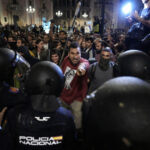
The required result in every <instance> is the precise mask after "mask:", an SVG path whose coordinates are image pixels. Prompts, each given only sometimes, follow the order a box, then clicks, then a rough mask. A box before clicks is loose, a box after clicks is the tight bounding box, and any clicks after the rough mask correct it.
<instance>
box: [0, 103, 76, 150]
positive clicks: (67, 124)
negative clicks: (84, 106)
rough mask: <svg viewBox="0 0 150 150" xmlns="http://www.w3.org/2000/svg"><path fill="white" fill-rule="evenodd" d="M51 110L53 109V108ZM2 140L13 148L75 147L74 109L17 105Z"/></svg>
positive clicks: (67, 149)
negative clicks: (47, 109)
mask: <svg viewBox="0 0 150 150" xmlns="http://www.w3.org/2000/svg"><path fill="white" fill-rule="evenodd" d="M50 109H51V108H50ZM7 120H8V123H7V127H6V129H5V131H4V132H6V134H7V137H5V138H4V140H5V141H4V140H2V141H0V145H1V142H2V143H4V142H5V145H4V149H11V150H30V149H34V150H35V149H36V150H41V149H44V150H49V149H51V150H72V149H74V148H75V126H74V122H73V118H72V115H71V112H70V111H68V110H66V109H65V108H63V107H58V108H57V109H56V110H55V111H54V112H47V113H45V112H39V111H35V110H33V109H32V107H31V106H29V105H28V106H27V105H24V106H17V107H16V108H15V109H12V110H11V111H9V113H8V119H7Z"/></svg>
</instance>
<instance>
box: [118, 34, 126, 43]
mask: <svg viewBox="0 0 150 150" xmlns="http://www.w3.org/2000/svg"><path fill="white" fill-rule="evenodd" d="M119 41H120V42H124V41H125V35H124V34H121V35H120V38H119Z"/></svg>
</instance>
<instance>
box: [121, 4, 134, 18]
mask: <svg viewBox="0 0 150 150" xmlns="http://www.w3.org/2000/svg"><path fill="white" fill-rule="evenodd" d="M131 11H132V4H131V3H130V2H129V3H127V4H126V5H124V6H123V8H122V12H123V13H124V14H125V15H127V14H130V13H131Z"/></svg>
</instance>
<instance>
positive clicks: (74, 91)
mask: <svg viewBox="0 0 150 150" xmlns="http://www.w3.org/2000/svg"><path fill="white" fill-rule="evenodd" d="M88 67H89V62H88V60H86V59H83V58H82V57H81V51H80V46H79V43H77V42H72V43H71V46H70V50H69V53H68V56H67V57H66V58H65V59H64V61H63V63H62V66H61V68H62V71H63V73H64V75H65V78H66V81H65V86H64V89H63V91H62V93H61V96H60V99H61V100H62V104H63V106H64V107H66V108H68V109H70V110H71V111H72V113H73V116H74V121H75V125H76V129H78V131H79V130H80V129H81V118H82V117H81V116H82V114H81V106H82V101H83V99H84V98H85V96H86V94H87V90H88V85H87V68H88Z"/></svg>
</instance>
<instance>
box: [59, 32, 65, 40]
mask: <svg viewBox="0 0 150 150" xmlns="http://www.w3.org/2000/svg"><path fill="white" fill-rule="evenodd" d="M65 38H66V34H65V33H64V32H60V33H59V39H60V40H63V39H65Z"/></svg>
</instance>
